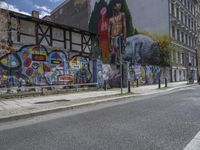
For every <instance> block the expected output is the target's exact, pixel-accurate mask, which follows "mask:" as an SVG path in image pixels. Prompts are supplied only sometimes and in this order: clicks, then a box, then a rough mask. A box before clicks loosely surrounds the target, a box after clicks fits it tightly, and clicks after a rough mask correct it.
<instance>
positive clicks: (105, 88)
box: [103, 80, 107, 91]
mask: <svg viewBox="0 0 200 150" xmlns="http://www.w3.org/2000/svg"><path fill="white" fill-rule="evenodd" d="M103 87H104V91H106V90H107V82H106V80H104V85H103Z"/></svg>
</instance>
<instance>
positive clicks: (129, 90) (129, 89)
mask: <svg viewBox="0 0 200 150" xmlns="http://www.w3.org/2000/svg"><path fill="white" fill-rule="evenodd" d="M128 93H131V81H128Z"/></svg>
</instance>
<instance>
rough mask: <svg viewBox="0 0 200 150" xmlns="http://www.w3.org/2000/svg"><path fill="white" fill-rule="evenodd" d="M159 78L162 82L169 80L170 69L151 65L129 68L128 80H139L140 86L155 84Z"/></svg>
mask: <svg viewBox="0 0 200 150" xmlns="http://www.w3.org/2000/svg"><path fill="white" fill-rule="evenodd" d="M159 78H160V79H161V80H162V81H164V79H165V78H167V79H168V81H169V80H170V69H169V68H168V67H159V66H151V65H145V66H142V65H131V66H130V67H129V76H128V80H130V81H135V80H139V82H140V84H156V83H158V80H159Z"/></svg>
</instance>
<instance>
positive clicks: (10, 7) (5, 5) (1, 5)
mask: <svg viewBox="0 0 200 150" xmlns="http://www.w3.org/2000/svg"><path fill="white" fill-rule="evenodd" d="M0 8H3V9H7V10H10V11H14V12H18V13H21V14H24V15H29V16H30V15H31V14H30V13H28V12H25V11H21V10H19V9H18V8H17V7H16V6H14V5H11V4H9V3H6V2H2V1H0Z"/></svg>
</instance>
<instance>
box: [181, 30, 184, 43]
mask: <svg viewBox="0 0 200 150" xmlns="http://www.w3.org/2000/svg"><path fill="white" fill-rule="evenodd" d="M181 41H182V42H183V43H184V33H183V32H181Z"/></svg>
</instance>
